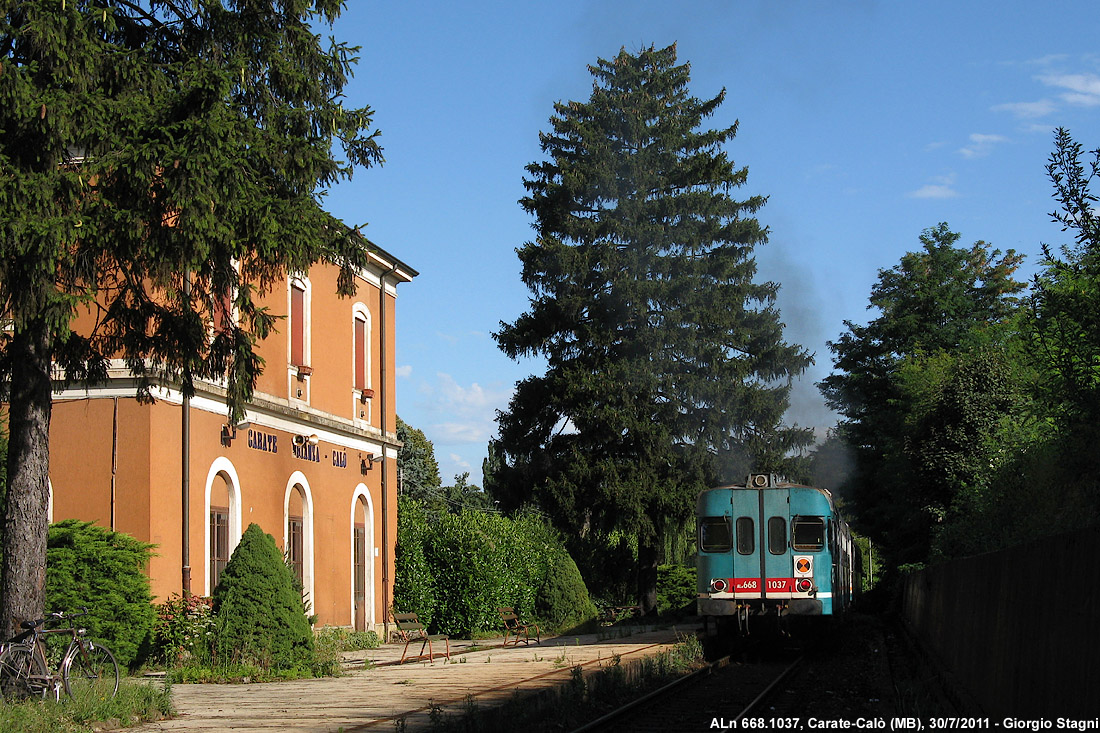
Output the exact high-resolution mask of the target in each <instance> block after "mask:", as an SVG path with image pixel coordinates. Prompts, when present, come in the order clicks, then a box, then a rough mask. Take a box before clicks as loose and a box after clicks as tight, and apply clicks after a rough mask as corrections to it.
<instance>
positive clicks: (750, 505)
mask: <svg viewBox="0 0 1100 733" xmlns="http://www.w3.org/2000/svg"><path fill="white" fill-rule="evenodd" d="M732 493H733V498H732V503H733V507H732V510H733V525H734V551H733V588H734V594H735V597H736V598H746V599H747V598H760V595H761V592H762V590H763V581H762V579H761V575H760V570H761V567H762V566H761V551H762V549H763V548H761V547H760V543H759V542H757V539H758V538H759V536H760V521H759V520H760V492H759V491H755V490H738V491H734V492H732Z"/></svg>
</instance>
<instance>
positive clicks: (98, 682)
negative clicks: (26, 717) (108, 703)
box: [0, 608, 118, 700]
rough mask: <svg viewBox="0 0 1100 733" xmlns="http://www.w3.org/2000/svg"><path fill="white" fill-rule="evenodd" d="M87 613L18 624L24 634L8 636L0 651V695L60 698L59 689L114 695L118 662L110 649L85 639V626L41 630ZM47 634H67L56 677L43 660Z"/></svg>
mask: <svg viewBox="0 0 1100 733" xmlns="http://www.w3.org/2000/svg"><path fill="white" fill-rule="evenodd" d="M87 615H88V609H87V608H85V609H84V610H83V611H82V612H81V613H63V612H58V613H51V614H49V615H47V616H46V617H45V618H40V619H38V620H37V621H24V622H23V623H22V624H20V626H21V628H23V629H24V631H23V633H21V634H18V635H16V636H14V637H12V638H11V639H9V640H8V641H7V642H6V643H5V644H4V645H3V651H2V652H0V694H2V695H3V697H4V699H5V700H21V699H26V698H45V697H46V695H47V694H52V695H53V697H54V699H58V698H60V697H61V693H60V688H62V687H63V688H64V689H65V694H67V695H68V696H69V697H83V696H85V695H93V694H94V695H96V696H98V697H114V696H115V695H116V694H117V693H118V662H116V661H115V655H114V654H112V653H111V650H109V649H108V648H107V647H105V646H103V645H102V644H99V643H97V642H94V641H91V640H89V639H87V638H85V634H87V631H86V630H85V629H82V628H78V627H75V626H70V627H68V628H56V629H47V628H45V624H46V623H47V622H49V621H64V620H70V621H71V620H72V619H77V618H80V617H81V616H87ZM51 634H68V635H69V637H70V638H69V646H68V647H67V648H66V649H65V653H64V654H63V655H62V656H61V664H60V666H59V668H58V670H59V673H58V674H56V675H55V674H53V673H52V672H51V671H50V668H49V664H48V663H47V662H46V639H45V637H46V636H48V635H51Z"/></svg>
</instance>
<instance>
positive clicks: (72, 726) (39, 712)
mask: <svg viewBox="0 0 1100 733" xmlns="http://www.w3.org/2000/svg"><path fill="white" fill-rule="evenodd" d="M174 712H175V710H174V709H173V707H172V692H171V689H170V688H169V687H168V686H167V685H152V684H149V683H148V682H146V681H135V680H128V679H122V680H120V681H119V688H118V694H117V695H115V696H114V697H107V698H105V697H98V696H96V695H94V693H92V692H90V691H89V693H88V694H87V695H86V696H85V695H78V697H76V698H67V697H65V696H64V695H63V696H62V698H61V700H49V699H48V700H44V701H43V700H27V701H25V702H20V703H6V702H5V703H0V730H3V731H19V733H86V731H89V730H114V729H116V728H117V727H118V725H119V721H125V722H124V724H125V725H132V724H137V723H142V722H152V721H158V720H164V719H166V718H168V717H171V716H172V715H173V714H174Z"/></svg>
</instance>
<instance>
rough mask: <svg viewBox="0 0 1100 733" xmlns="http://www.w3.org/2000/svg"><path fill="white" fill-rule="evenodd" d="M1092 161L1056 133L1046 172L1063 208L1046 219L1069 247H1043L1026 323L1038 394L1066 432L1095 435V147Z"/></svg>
mask: <svg viewBox="0 0 1100 733" xmlns="http://www.w3.org/2000/svg"><path fill="white" fill-rule="evenodd" d="M1091 158H1092V159H1091V161H1089V162H1088V164H1087V166H1086V163H1085V162H1083V161H1082V148H1081V145H1080V143H1077V142H1075V141H1074V140H1073V138H1072V137H1070V134H1069V132H1068V131H1067V130H1065V129H1062V128H1059V129H1058V131H1057V133H1056V134H1055V150H1054V153H1052V154H1051V157H1050V162H1049V165H1048V166H1047V173H1048V175H1049V176H1050V179H1051V182H1052V183H1053V184H1054V188H1055V199H1056V200H1057V201H1058V203H1059V206H1060V209H1059V210H1058V211H1056V212H1054V213H1053V214H1051V216H1052V218H1053V219H1054V220H1055V221H1056V222H1057V223H1060V224H1061V225H1062V229H1063V231H1068V232H1072V233H1073V237H1074V243H1073V245H1067V246H1064V247H1062V249H1061V256H1060V257H1059V256H1058V255H1056V254H1055V253H1054V251H1053V250H1052V249H1051V248H1050V247H1048V246H1046V245H1044V247H1043V260H1042V263H1043V270H1042V272H1040V274H1039V275H1038V276H1037V277H1036V279H1035V294H1034V298H1033V304H1032V305H1033V318H1032V320H1031V323H1030V326H1031V334H1032V342H1033V346H1034V349H1035V351H1036V353H1038V354H1040V355H1041V357H1042V358H1041V360H1040V362H1039V364H1040V368H1041V370H1042V372H1043V377H1044V379H1043V380H1042V382H1041V384H1042V385H1043V387H1044V389H1043V395H1044V397H1045V398H1046V400H1047V401H1048V402H1049V404H1050V405H1051V406H1052V407H1053V408H1055V409H1056V410H1057V414H1058V416H1059V418H1060V421H1061V422H1063V423H1064V424H1065V425H1066V429H1067V431H1068V432H1072V431H1076V430H1080V429H1090V428H1091V429H1092V430H1095V425H1096V424H1097V419H1096V418H1097V417H1098V416H1100V217H1098V216H1097V212H1096V200H1097V198H1096V195H1095V194H1093V193H1092V190H1091V187H1092V183H1093V181H1094V180H1095V179H1096V178H1097V176H1098V175H1100V149H1097V150H1094V151H1092V153H1091Z"/></svg>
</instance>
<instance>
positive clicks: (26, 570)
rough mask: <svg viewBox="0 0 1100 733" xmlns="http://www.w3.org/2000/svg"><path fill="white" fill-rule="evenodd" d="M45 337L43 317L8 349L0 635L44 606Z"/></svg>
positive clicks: (47, 442)
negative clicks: (9, 371)
mask: <svg viewBox="0 0 1100 733" xmlns="http://www.w3.org/2000/svg"><path fill="white" fill-rule="evenodd" d="M49 343H50V337H49V329H48V328H47V326H46V321H45V319H44V318H41V317H39V318H36V319H34V320H32V321H31V322H30V323H28V324H26V326H25V327H23V328H21V329H19V330H17V331H16V333H15V335H14V337H13V339H12V342H11V347H10V352H9V353H10V354H11V361H12V371H11V397H10V403H9V407H8V496H7V505H6V507H5V510H6V511H5V518H4V560H3V567H2V570H0V634H2V637H0V638H3V639H8V638H10V637H11V636H13V635H14V634H15V633H16V632H17V631H18V630H19V624H20V623H21V622H23V621H27V620H30V619H37V618H41V617H42V615H43V612H44V610H45V605H46V533H47V531H48V527H49V518H48V513H47V506H48V502H49V484H48V480H49V470H50V410H51V407H52V394H51V389H52V384H51V381H50V365H51V358H50V348H49Z"/></svg>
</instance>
